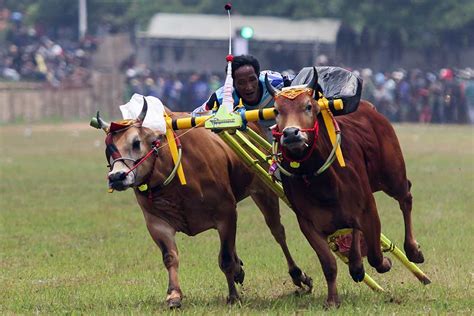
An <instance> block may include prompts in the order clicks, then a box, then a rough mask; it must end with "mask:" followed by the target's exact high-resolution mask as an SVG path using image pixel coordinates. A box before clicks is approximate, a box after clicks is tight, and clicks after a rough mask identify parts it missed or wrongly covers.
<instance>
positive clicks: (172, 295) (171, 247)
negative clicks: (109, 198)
mask: <svg viewBox="0 0 474 316" xmlns="http://www.w3.org/2000/svg"><path fill="white" fill-rule="evenodd" d="M143 214H144V215H145V221H146V226H147V228H148V231H149V232H150V235H151V237H152V238H153V240H154V241H155V243H156V244H157V245H158V247H160V249H161V253H162V255H163V263H164V265H165V267H166V269H167V270H168V291H167V296H166V302H167V303H168V306H169V307H170V308H178V307H181V299H182V296H183V293H182V292H181V288H180V286H179V281H178V266H179V257H178V248H177V247H176V242H175V234H176V230H175V229H174V228H172V227H171V226H170V225H169V224H168V223H167V222H165V221H164V220H162V219H160V218H158V217H156V216H155V215H153V214H150V213H148V212H146V211H144V212H143Z"/></svg>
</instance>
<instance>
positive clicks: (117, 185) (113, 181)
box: [108, 171, 129, 191]
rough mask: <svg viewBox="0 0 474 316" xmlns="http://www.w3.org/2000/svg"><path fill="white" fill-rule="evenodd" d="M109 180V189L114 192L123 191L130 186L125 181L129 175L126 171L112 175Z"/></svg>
mask: <svg viewBox="0 0 474 316" xmlns="http://www.w3.org/2000/svg"><path fill="white" fill-rule="evenodd" d="M108 178H109V187H110V188H112V189H114V190H117V191H123V190H126V189H127V188H128V187H129V185H128V184H127V183H126V181H125V180H126V179H127V173H126V172H124V171H118V172H114V173H110V174H109V176H108Z"/></svg>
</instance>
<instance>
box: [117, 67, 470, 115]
mask: <svg viewBox="0 0 474 316" xmlns="http://www.w3.org/2000/svg"><path fill="white" fill-rule="evenodd" d="M351 70H352V71H354V72H355V73H357V74H358V75H359V76H361V78H362V79H363V89H362V98H364V99H366V100H369V101H371V102H372V103H373V104H374V105H375V106H376V108H377V110H378V111H379V112H381V113H383V114H384V115H385V116H386V117H387V118H389V119H390V120H391V121H392V122H422V123H474V70H473V69H470V68H466V69H459V70H453V69H449V68H443V69H440V70H436V71H422V70H420V69H410V70H404V69H399V70H396V71H392V72H375V71H373V70H371V69H369V68H365V69H351ZM125 72H126V75H127V77H126V87H127V88H126V93H125V95H124V100H128V99H129V98H130V97H131V95H132V94H133V93H140V94H144V95H153V96H156V97H158V98H160V99H161V100H162V101H163V103H164V104H166V105H168V106H169V107H170V108H172V109H173V110H175V111H192V110H193V109H194V108H196V107H197V106H199V105H201V104H202V103H203V102H205V101H206V100H207V98H208V97H209V95H210V94H211V93H212V92H213V91H215V90H216V89H217V88H218V87H220V86H221V85H223V81H224V73H222V74H198V73H192V72H191V73H178V74H176V73H166V72H163V71H152V70H150V69H149V68H147V67H146V66H145V65H139V66H131V67H129V68H127V69H126V70H125ZM285 72H286V73H287V74H290V75H291V74H295V71H293V70H285Z"/></svg>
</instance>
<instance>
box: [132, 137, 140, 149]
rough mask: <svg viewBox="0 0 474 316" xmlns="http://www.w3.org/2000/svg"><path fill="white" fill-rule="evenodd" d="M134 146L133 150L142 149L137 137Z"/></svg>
mask: <svg viewBox="0 0 474 316" xmlns="http://www.w3.org/2000/svg"><path fill="white" fill-rule="evenodd" d="M132 148H133V150H140V140H139V139H135V140H134V141H133V143H132Z"/></svg>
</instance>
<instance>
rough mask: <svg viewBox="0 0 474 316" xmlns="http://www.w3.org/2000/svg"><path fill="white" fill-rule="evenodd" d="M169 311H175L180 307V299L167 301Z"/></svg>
mask: <svg viewBox="0 0 474 316" xmlns="http://www.w3.org/2000/svg"><path fill="white" fill-rule="evenodd" d="M167 303H168V307H169V308H170V309H176V308H180V307H181V298H172V299H169V300H168V301H167Z"/></svg>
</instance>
